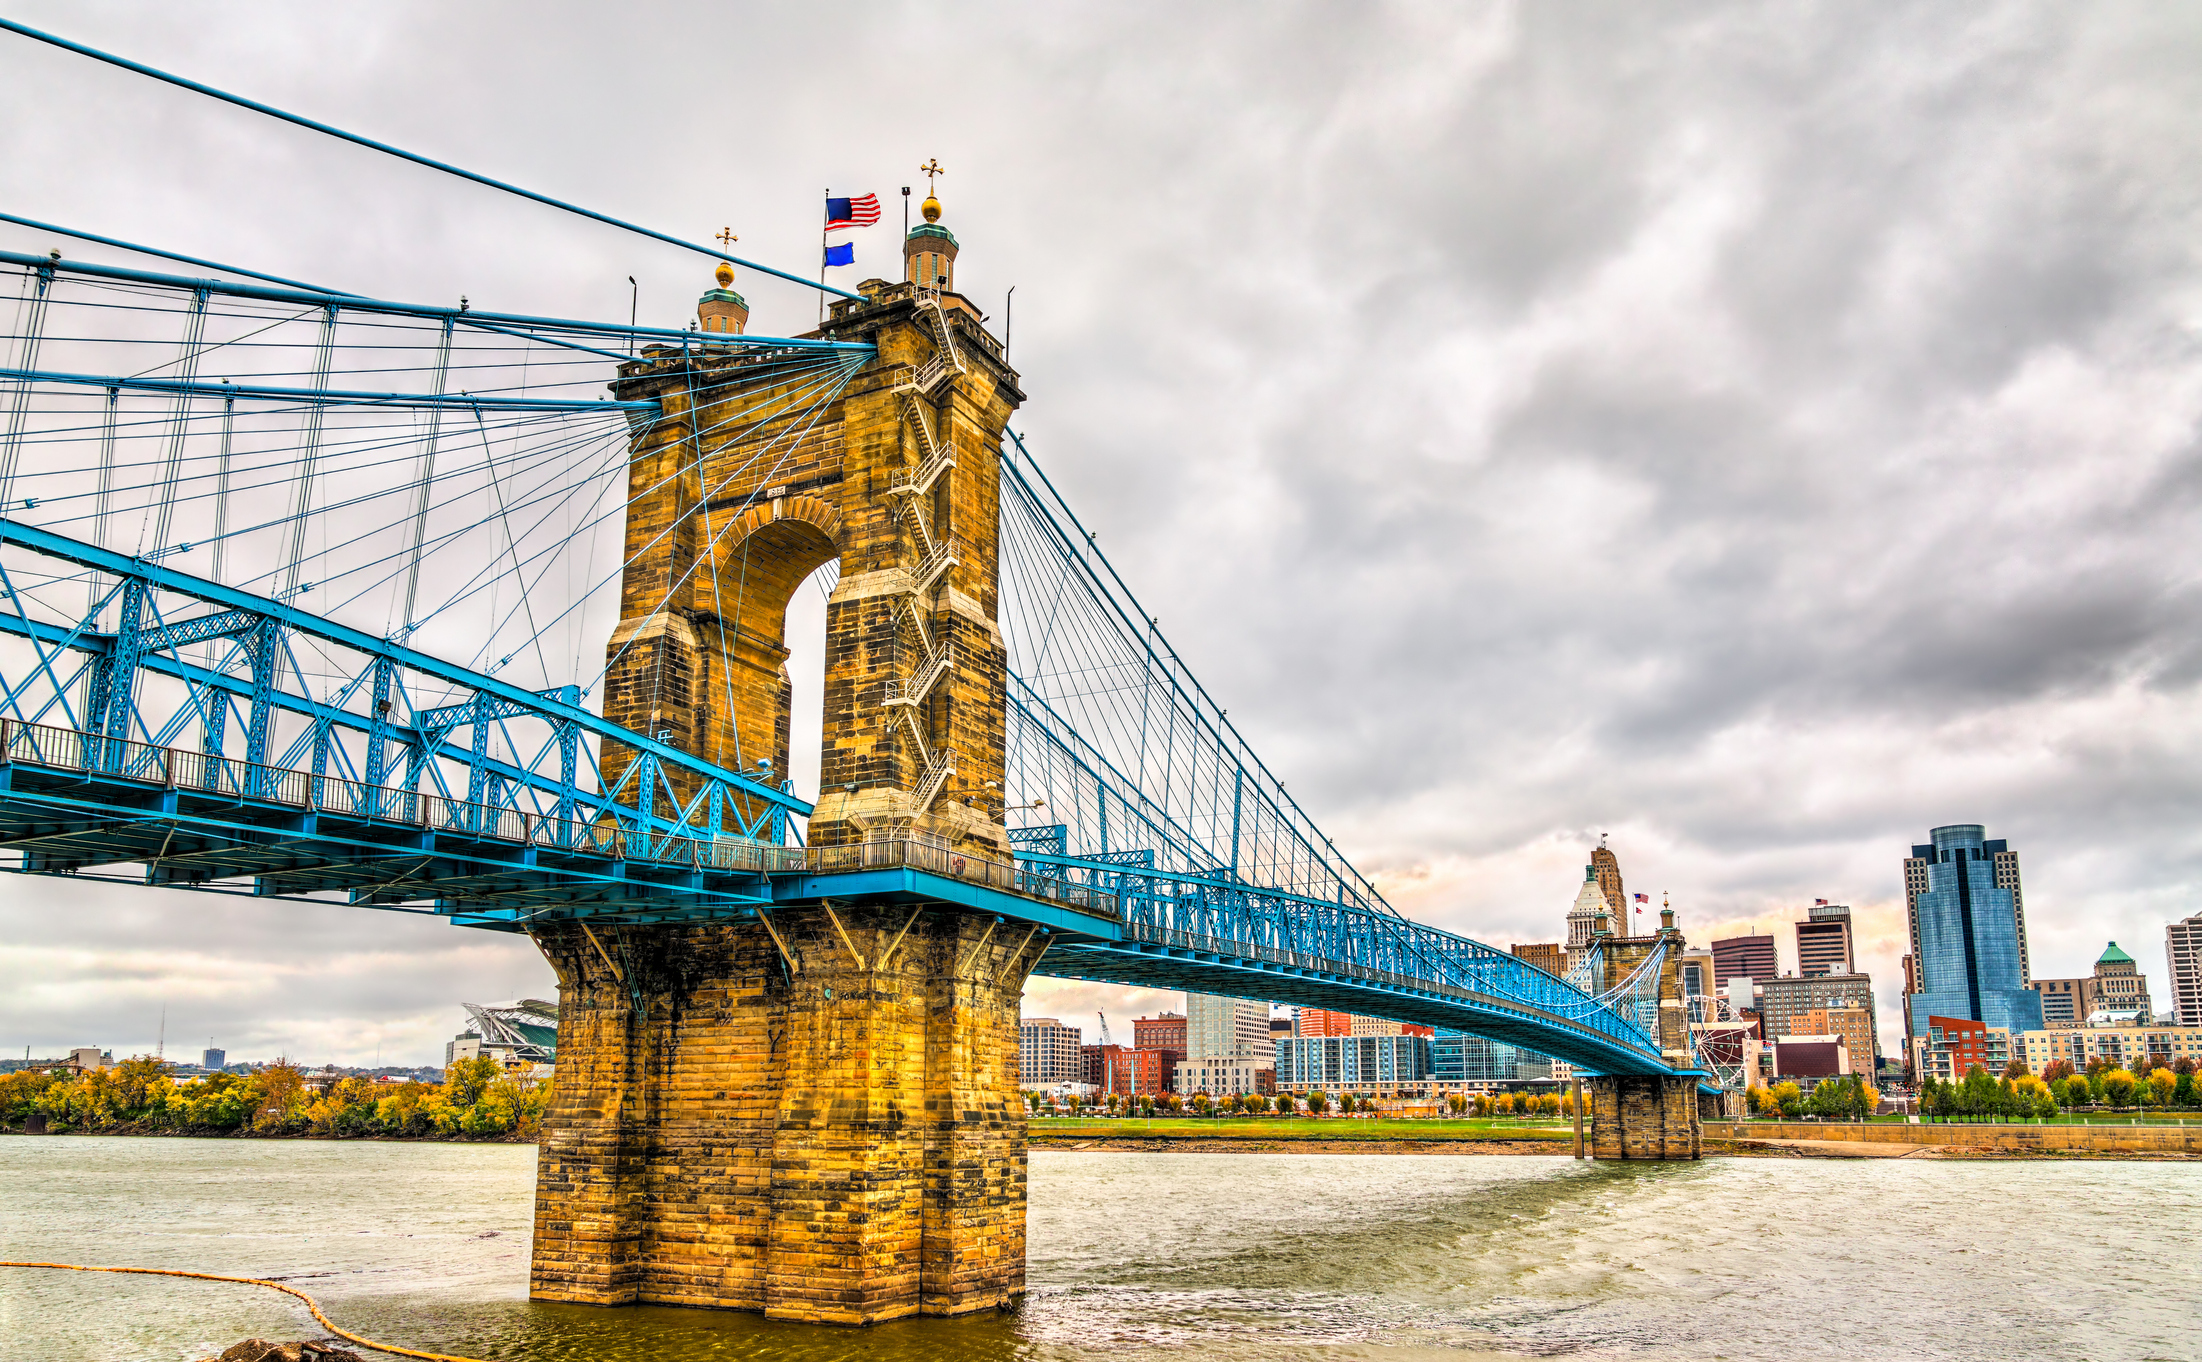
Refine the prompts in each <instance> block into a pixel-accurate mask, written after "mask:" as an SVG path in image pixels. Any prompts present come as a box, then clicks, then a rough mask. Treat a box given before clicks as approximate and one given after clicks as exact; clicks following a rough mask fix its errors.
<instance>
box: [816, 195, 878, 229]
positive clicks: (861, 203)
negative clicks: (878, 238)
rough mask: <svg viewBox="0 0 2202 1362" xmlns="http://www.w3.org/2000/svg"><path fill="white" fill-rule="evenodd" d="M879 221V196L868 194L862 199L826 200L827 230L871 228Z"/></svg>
mask: <svg viewBox="0 0 2202 1362" xmlns="http://www.w3.org/2000/svg"><path fill="white" fill-rule="evenodd" d="M877 221H879V196H878V195H877V194H866V195H865V196H864V197H863V198H860V199H836V198H828V199H827V200H826V230H827V231H829V232H831V231H834V230H836V229H837V228H841V227H869V226H871V225H872V224H873V223H875V222H877Z"/></svg>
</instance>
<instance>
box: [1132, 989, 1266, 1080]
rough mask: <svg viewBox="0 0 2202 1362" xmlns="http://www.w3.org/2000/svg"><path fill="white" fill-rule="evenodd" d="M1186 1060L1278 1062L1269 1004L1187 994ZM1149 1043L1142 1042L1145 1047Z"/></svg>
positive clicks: (1185, 1023)
mask: <svg viewBox="0 0 2202 1362" xmlns="http://www.w3.org/2000/svg"><path fill="white" fill-rule="evenodd" d="M1184 1025H1185V1057H1186V1058H1187V1059H1243V1060H1248V1061H1250V1062H1260V1063H1264V1064H1268V1063H1274V1062H1275V1056H1276V1053H1277V1052H1276V1049H1275V1047H1274V1046H1272V1045H1271V1044H1270V1041H1269V1004H1268V1003H1263V1002H1256V1001H1254V1000H1253V999H1251V998H1225V997H1220V996H1218V995H1216V994H1213V993H1188V994H1186V995H1185V1022H1184ZM1146 1044H1147V1042H1146V1041H1144V1040H1142V1041H1140V1045H1141V1046H1143V1047H1144V1046H1145V1045H1146Z"/></svg>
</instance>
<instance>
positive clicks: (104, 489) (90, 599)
mask: <svg viewBox="0 0 2202 1362" xmlns="http://www.w3.org/2000/svg"><path fill="white" fill-rule="evenodd" d="M121 396H122V389H120V388H109V389H108V390H107V416H106V419H105V420H104V421H102V422H101V423H100V427H99V493H98V495H97V496H96V497H94V498H93V500H92V542H93V543H95V544H97V545H99V546H100V547H101V548H106V547H107V511H108V503H109V502H111V501H112V500H113V499H114V490H115V406H116V403H117V401H118V400H119V399H120V398H121ZM105 580H106V578H105V577H104V576H103V575H102V574H100V573H99V572H96V571H95V572H92V573H91V574H90V575H89V577H88V578H87V586H86V591H87V593H88V594H87V595H86V597H85V602H84V613H85V614H87V615H90V614H92V613H94V612H95V611H97V610H98V609H99V593H100V584H101V583H102V582H103V581H105ZM93 627H94V628H97V627H98V621H96V620H95V621H93Z"/></svg>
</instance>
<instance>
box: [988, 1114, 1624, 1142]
mask: <svg viewBox="0 0 2202 1362" xmlns="http://www.w3.org/2000/svg"><path fill="white" fill-rule="evenodd" d="M1031 1132H1032V1133H1033V1134H1034V1135H1086V1136H1092V1137H1095V1138H1103V1139H1106V1138H1111V1137H1113V1138H1116V1139H1127V1140H1137V1139H1149V1138H1152V1139H1170V1140H1185V1139H1204V1140H1571V1139H1573V1138H1574V1126H1573V1125H1572V1124H1571V1123H1569V1122H1566V1121H1549V1120H1519V1121H1514V1120H1496V1119H1489V1118H1485V1119H1473V1118H1464V1119H1457V1120H1456V1119H1445V1120H1415V1119H1412V1118H1403V1117H1389V1116H1387V1117H1378V1118H1376V1119H1373V1120H1364V1119H1361V1118H1359V1117H1332V1118H1330V1119H1327V1120H1325V1119H1321V1118H1317V1117H1310V1116H1222V1117H1197V1116H1158V1117H1156V1118H1154V1119H1153V1120H1142V1119H1140V1118H1138V1117H1095V1116H1035V1117H1033V1118H1032V1121H1031ZM1586 1133H1587V1132H1586Z"/></svg>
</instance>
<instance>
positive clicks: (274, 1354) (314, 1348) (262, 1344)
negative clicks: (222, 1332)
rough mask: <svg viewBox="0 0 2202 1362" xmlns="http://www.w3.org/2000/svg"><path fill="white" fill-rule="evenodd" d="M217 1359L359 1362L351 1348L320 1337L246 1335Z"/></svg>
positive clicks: (233, 1361)
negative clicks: (282, 1339)
mask: <svg viewBox="0 0 2202 1362" xmlns="http://www.w3.org/2000/svg"><path fill="white" fill-rule="evenodd" d="M217 1362H361V1359H360V1356H359V1354H358V1353H355V1352H353V1351H352V1350H351V1349H349V1348H340V1347H338V1346H337V1345H336V1344H335V1343H332V1342H329V1341H327V1340H323V1339H306V1340H304V1341H302V1342H298V1343H271V1342H269V1341H268V1340H267V1339H264V1338H248V1339H246V1340H245V1341H244V1342H242V1343H237V1344H232V1345H231V1346H230V1347H229V1348H228V1349H227V1350H225V1351H224V1352H223V1353H222V1355H221V1357H220V1358H219V1359H217Z"/></svg>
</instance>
